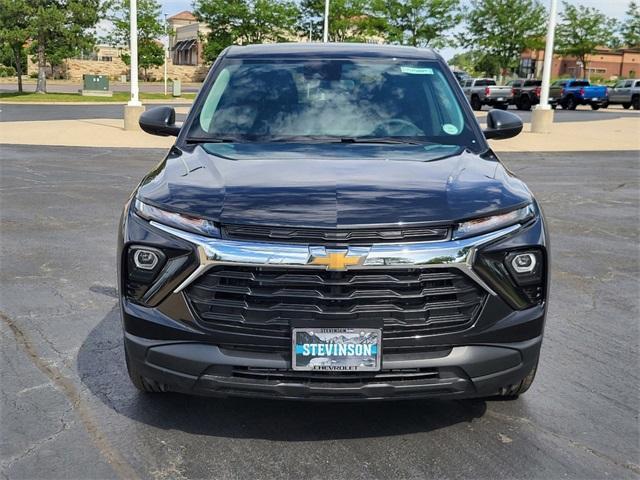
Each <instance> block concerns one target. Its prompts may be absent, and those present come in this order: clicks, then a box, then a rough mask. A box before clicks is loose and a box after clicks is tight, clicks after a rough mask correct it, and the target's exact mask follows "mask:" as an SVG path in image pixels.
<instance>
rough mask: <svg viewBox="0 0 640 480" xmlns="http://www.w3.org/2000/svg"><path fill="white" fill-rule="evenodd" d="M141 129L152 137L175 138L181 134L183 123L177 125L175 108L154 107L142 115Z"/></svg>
mask: <svg viewBox="0 0 640 480" xmlns="http://www.w3.org/2000/svg"><path fill="white" fill-rule="evenodd" d="M139 123H140V128H142V130H144V131H145V132H147V133H150V134H151V135H160V136H161V137H168V136H170V135H173V136H174V137H175V136H177V135H178V134H179V133H180V128H181V127H182V124H181V123H178V124H176V111H175V110H174V109H173V107H154V108H151V109H149V110H147V111H146V112H144V113H143V114H142V115H140V121H139Z"/></svg>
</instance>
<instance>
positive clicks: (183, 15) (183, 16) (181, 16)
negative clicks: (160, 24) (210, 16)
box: [167, 10, 197, 21]
mask: <svg viewBox="0 0 640 480" xmlns="http://www.w3.org/2000/svg"><path fill="white" fill-rule="evenodd" d="M167 20H189V21H196V20H197V18H196V17H195V16H194V15H193V13H191V12H190V11H189V10H183V11H182V12H180V13H176V14H175V15H172V16H170V17H169V18H168V19H167Z"/></svg>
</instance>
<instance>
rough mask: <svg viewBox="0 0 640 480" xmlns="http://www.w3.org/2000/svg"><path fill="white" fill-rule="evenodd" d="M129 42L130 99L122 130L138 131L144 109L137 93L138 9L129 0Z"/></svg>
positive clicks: (134, 0)
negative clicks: (139, 120)
mask: <svg viewBox="0 0 640 480" xmlns="http://www.w3.org/2000/svg"><path fill="white" fill-rule="evenodd" d="M129 24H130V28H129V42H130V47H129V48H130V50H131V52H130V55H131V65H130V67H131V99H130V100H129V102H128V103H127V104H126V105H125V107H124V129H125V130H139V129H140V126H139V124H138V119H139V118H140V115H141V114H142V112H144V107H143V106H142V104H141V103H140V99H139V98H138V97H139V92H138V9H137V5H136V0H131V2H130V6H129Z"/></svg>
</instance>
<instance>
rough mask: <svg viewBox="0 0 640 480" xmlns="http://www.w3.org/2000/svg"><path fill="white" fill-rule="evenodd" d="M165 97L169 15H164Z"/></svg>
mask: <svg viewBox="0 0 640 480" xmlns="http://www.w3.org/2000/svg"><path fill="white" fill-rule="evenodd" d="M164 42H165V43H164V96H165V97H166V96H167V57H169V36H168V35H167V14H166V13H165V14H164Z"/></svg>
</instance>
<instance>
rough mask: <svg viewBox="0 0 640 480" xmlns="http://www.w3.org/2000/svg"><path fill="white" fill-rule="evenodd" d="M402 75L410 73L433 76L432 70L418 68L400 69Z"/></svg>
mask: <svg viewBox="0 0 640 480" xmlns="http://www.w3.org/2000/svg"><path fill="white" fill-rule="evenodd" d="M400 71H401V72H402V73H411V74H413V75H433V68H420V67H400Z"/></svg>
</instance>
